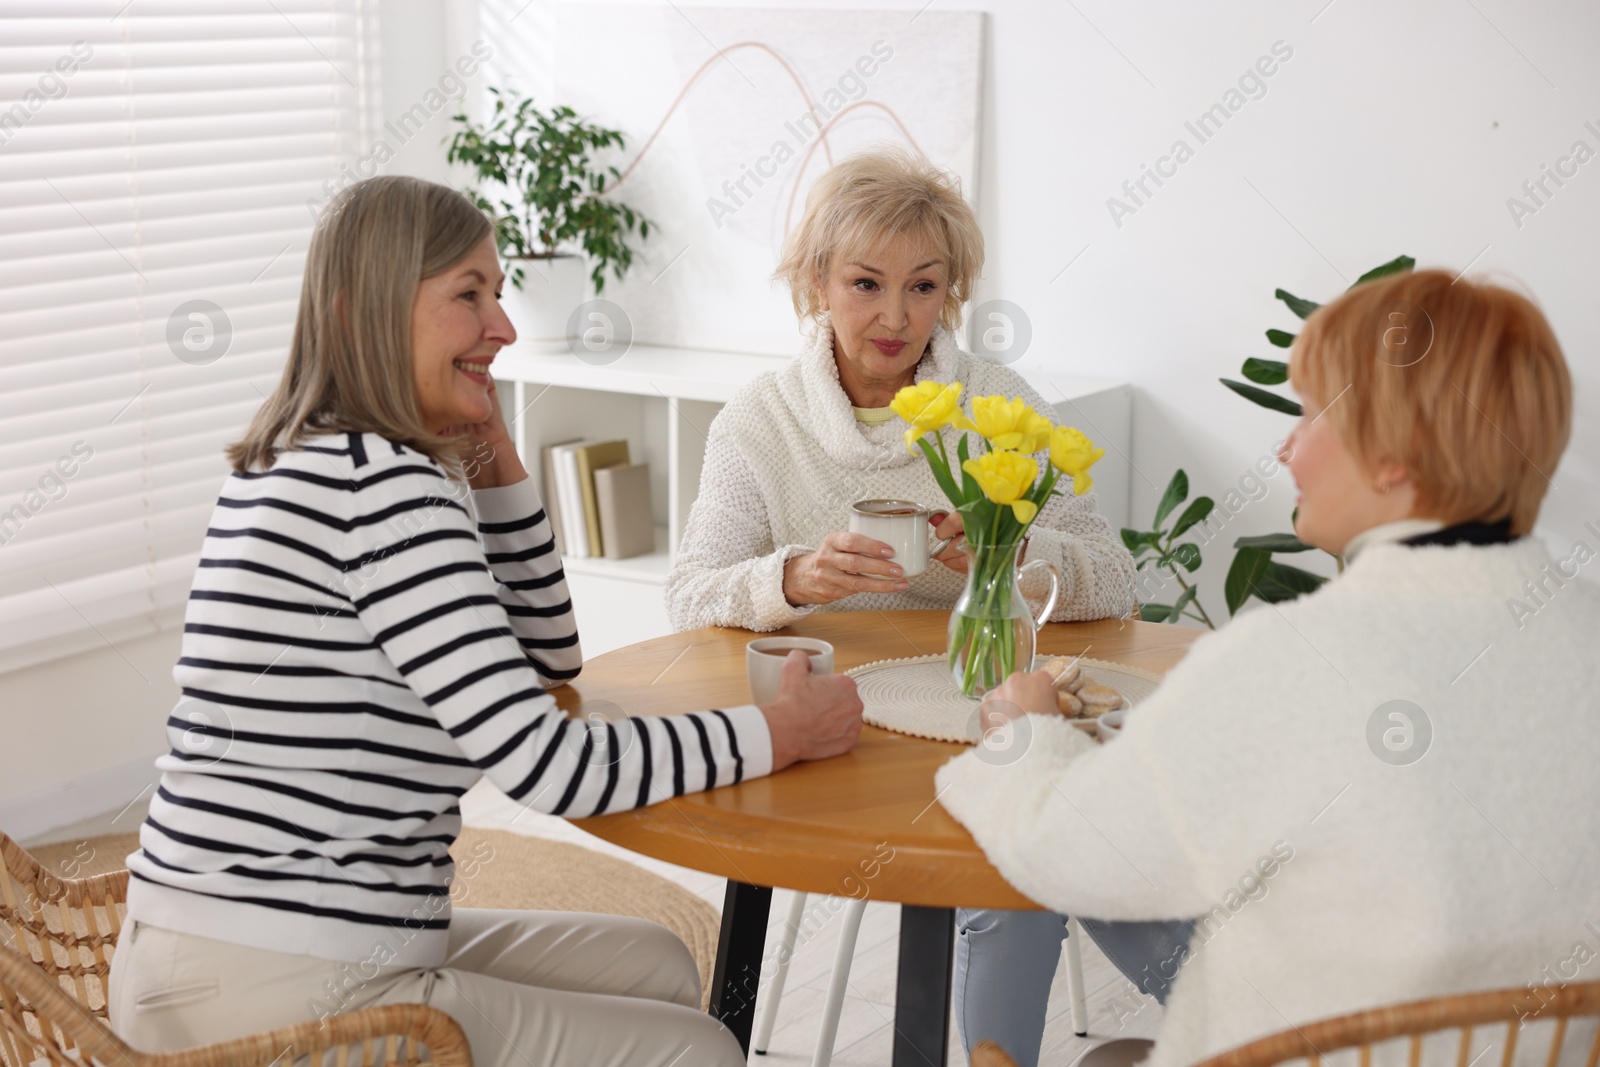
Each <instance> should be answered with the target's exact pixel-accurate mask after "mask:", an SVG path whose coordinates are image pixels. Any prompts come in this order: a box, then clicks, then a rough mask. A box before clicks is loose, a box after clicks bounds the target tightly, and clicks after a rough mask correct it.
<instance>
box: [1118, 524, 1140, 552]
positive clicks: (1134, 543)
mask: <svg viewBox="0 0 1600 1067" xmlns="http://www.w3.org/2000/svg"><path fill="white" fill-rule="evenodd" d="M1122 545H1123V547H1124V548H1126V549H1127V550H1128V551H1129V552H1137V551H1139V549H1140V547H1141V546H1143V545H1144V532H1143V531H1141V530H1130V529H1128V528H1127V527H1126V526H1124V527H1123V528H1122Z"/></svg>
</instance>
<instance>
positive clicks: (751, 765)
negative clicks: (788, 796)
mask: <svg viewBox="0 0 1600 1067" xmlns="http://www.w3.org/2000/svg"><path fill="white" fill-rule="evenodd" d="M722 714H724V715H726V716H727V717H728V721H729V722H731V723H732V724H733V736H734V737H735V738H736V739H737V740H738V742H739V758H740V759H741V760H742V761H743V764H744V774H743V777H741V779H740V781H745V782H748V781H749V780H750V779H752V778H765V777H766V776H767V775H769V774H771V773H772V733H771V731H769V730H768V729H767V717H766V716H765V715H763V714H762V713H761V709H760V708H758V707H756V706H755V705H754V704H741V705H740V706H738V707H736V708H723V709H722Z"/></svg>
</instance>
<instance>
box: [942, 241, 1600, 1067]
mask: <svg viewBox="0 0 1600 1067" xmlns="http://www.w3.org/2000/svg"><path fill="white" fill-rule="evenodd" d="M1290 380H1291V381H1292V382H1293V384H1294V386H1295V388H1296V390H1298V391H1299V393H1300V395H1301V397H1302V398H1303V400H1304V406H1305V407H1304V415H1303V417H1302V418H1301V420H1300V423H1299V425H1297V426H1296V427H1295V430H1294V432H1293V433H1292V434H1291V435H1290V436H1289V439H1288V441H1287V443H1286V444H1285V447H1284V453H1285V455H1284V457H1283V458H1284V461H1285V462H1286V463H1287V464H1288V465H1289V468H1290V470H1291V472H1292V473H1293V476H1294V479H1295V482H1296V484H1297V486H1298V488H1299V492H1300V497H1299V511H1298V516H1297V520H1296V524H1295V531H1296V533H1298V534H1299V536H1300V537H1301V538H1302V539H1303V540H1305V541H1307V542H1309V543H1310V544H1312V545H1314V546H1316V547H1318V548H1322V549H1325V550H1326V551H1328V552H1332V553H1336V554H1340V555H1342V556H1343V558H1344V562H1345V567H1344V569H1343V573H1341V574H1340V575H1339V576H1338V577H1337V578H1335V579H1334V580H1332V581H1329V582H1328V583H1327V584H1326V585H1324V586H1323V587H1322V588H1320V589H1318V590H1317V591H1316V592H1314V593H1312V594H1310V595H1307V596H1304V597H1301V598H1300V599H1298V600H1296V601H1294V602H1292V603H1287V604H1278V605H1271V606H1262V607H1259V608H1258V609H1256V610H1252V611H1249V612H1247V613H1245V614H1243V615H1241V616H1240V617H1239V618H1237V619H1235V620H1234V621H1233V622H1232V623H1231V624H1230V625H1229V626H1228V627H1227V628H1226V629H1224V630H1222V631H1220V632H1218V633H1216V634H1214V635H1208V636H1207V637H1205V638H1203V639H1202V640H1201V641H1199V642H1197V643H1196V644H1195V645H1194V647H1193V650H1192V651H1191V652H1190V653H1189V655H1188V657H1187V658H1186V659H1185V660H1184V661H1183V662H1182V663H1180V664H1179V665H1178V667H1177V668H1176V669H1175V670H1173V671H1172V672H1171V673H1170V674H1169V675H1168V676H1167V678H1166V680H1165V682H1164V683H1163V684H1162V686H1161V688H1160V690H1159V691H1158V692H1157V693H1156V694H1155V695H1154V696H1153V697H1151V698H1150V700H1149V701H1147V702H1146V703H1144V704H1142V705H1141V706H1140V707H1139V708H1138V710H1137V712H1136V713H1134V714H1132V715H1130V716H1129V718H1128V722H1127V725H1126V727H1125V728H1124V730H1123V731H1122V732H1121V735H1120V736H1119V737H1118V738H1116V739H1115V740H1114V741H1112V742H1111V743H1109V744H1107V745H1106V746H1104V747H1098V746H1096V745H1095V744H1094V743H1093V742H1092V741H1089V740H1088V739H1087V738H1086V737H1085V735H1083V734H1082V733H1080V732H1079V731H1077V730H1074V729H1073V728H1072V727H1071V726H1070V725H1069V724H1067V723H1066V722H1064V721H1063V720H1061V719H1060V718H1059V717H1057V716H1055V715H1053V714H1051V713H1052V712H1053V711H1054V709H1055V699H1054V693H1053V691H1052V689H1051V686H1050V682H1049V679H1048V677H1046V676H1045V675H1043V674H1037V673H1034V674H1017V675H1013V676H1012V678H1011V679H1010V680H1009V681H1008V682H1007V683H1006V684H1005V685H1004V686H1002V687H1001V689H1000V690H997V691H996V693H995V694H994V697H993V698H992V699H994V700H995V702H996V707H997V708H998V709H1001V710H1003V709H1004V708H1005V707H1007V706H1009V707H1010V708H1012V709H1013V710H1014V711H1016V712H1017V717H1018V718H1019V719H1021V721H1020V722H1018V723H1014V724H1013V728H1014V729H1015V730H1017V731H1019V732H1020V733H1021V734H1022V735H1023V736H1027V737H1029V738H1030V739H1031V742H1030V744H1029V747H1028V749H1027V751H1026V753H1025V755H1024V756H1023V757H1022V758H1021V759H1020V760H1018V761H1016V762H1014V763H1011V764H1010V765H1009V766H1005V767H997V766H994V765H992V764H989V763H985V762H983V761H982V760H980V759H978V758H977V757H976V756H974V755H972V754H967V755H963V756H961V757H959V758H957V759H955V760H953V761H951V763H950V764H948V765H947V766H946V767H944V768H943V769H942V770H941V771H940V773H939V776H938V786H939V797H940V799H941V800H942V802H943V803H944V805H945V806H946V807H947V808H949V809H950V811H951V812H952V813H953V814H954V815H955V816H956V817H957V818H958V819H960V820H961V821H962V822H963V823H964V824H965V825H966V826H967V827H968V828H969V829H970V830H971V831H972V833H973V835H974V836H975V837H976V838H977V840H978V842H979V843H980V844H981V845H982V846H983V848H984V850H985V852H986V853H987V854H988V855H989V857H990V858H991V859H992V860H993V861H994V863H995V864H996V866H998V867H999V868H1000V870H1001V872H1002V873H1004V874H1005V875H1006V877H1007V878H1008V879H1009V880H1010V881H1011V882H1013V883H1014V884H1015V885H1016V886H1017V887H1018V888H1019V889H1021V890H1022V891H1023V892H1025V893H1027V894H1028V895H1029V896H1031V897H1033V898H1034V899H1036V900H1038V901H1040V902H1041V903H1044V904H1046V905H1047V906H1049V907H1052V908H1056V909H1059V910H1062V911H1070V912H1071V913H1072V914H1075V915H1092V916H1096V917H1099V918H1103V919H1119V920H1145V921H1148V920H1174V919H1191V920H1194V921H1195V930H1194V933H1193V935H1192V936H1191V938H1190V939H1189V942H1188V944H1187V945H1184V946H1181V947H1180V948H1179V950H1177V951H1175V952H1173V953H1171V954H1170V955H1168V956H1167V957H1166V958H1164V959H1153V960H1151V961H1149V964H1148V967H1149V971H1150V973H1153V974H1157V975H1159V976H1160V977H1161V979H1162V980H1171V981H1172V986H1171V996H1170V999H1169V1000H1168V1001H1167V1007H1166V1016H1165V1018H1164V1020H1163V1022H1162V1026H1161V1030H1160V1033H1159V1036H1158V1037H1157V1039H1156V1042H1155V1047H1154V1050H1153V1052H1152V1053H1151V1055H1150V1058H1149V1060H1148V1062H1149V1063H1150V1064H1151V1065H1153V1067H1169V1065H1177V1064H1191V1063H1195V1062H1197V1061H1199V1060H1202V1059H1205V1058H1207V1057H1209V1056H1213V1055H1215V1054H1217V1053H1220V1052H1222V1051H1224V1050H1226V1049H1229V1048H1233V1047H1235V1046H1238V1045H1240V1044H1243V1043H1245V1042H1248V1041H1251V1040H1253V1039H1255V1038H1258V1037H1261V1036H1263V1035H1265V1034H1268V1033H1272V1032H1275V1031H1279V1030H1283V1029H1286V1028H1288V1027H1290V1026H1297V1025H1300V1024H1302V1023H1306V1022H1309V1021H1311V1020H1314V1019H1320V1018H1327V1017H1329V1016H1334V1015H1340V1014H1343V1013H1346V1012H1352V1011H1358V1010H1362V1009H1366V1008H1372V1007H1377V1006H1379V1005H1386V1004H1394V1003H1398V1002H1403V1001H1410V1000H1416V999H1419V998H1424V997H1431V996H1439V995H1445V994H1453V993H1464V992H1468V991H1477V990H1488V989H1496V988H1505V987H1523V986H1525V985H1526V987H1527V989H1528V993H1527V996H1526V997H1519V998H1518V999H1517V1001H1516V1003H1511V1004H1508V1005H1507V1012H1508V1014H1515V1015H1517V1016H1519V1017H1520V1018H1522V1019H1523V1020H1525V1021H1527V1020H1532V1019H1535V1018H1537V1017H1538V1015H1539V1011H1540V1003H1541V1002H1540V999H1539V997H1538V995H1537V994H1536V992H1535V988H1534V986H1533V985H1532V983H1540V984H1541V987H1542V984H1543V983H1545V982H1546V981H1547V980H1548V978H1549V973H1550V972H1549V970H1548V968H1549V967H1551V966H1553V965H1556V964H1557V961H1568V962H1570V961H1571V960H1572V958H1573V953H1574V942H1575V940H1577V939H1580V938H1581V939H1584V940H1585V942H1586V941H1587V938H1588V937H1589V933H1588V932H1586V931H1591V930H1592V929H1593V928H1592V927H1590V926H1586V925H1585V924H1586V923H1588V922H1590V921H1592V920H1593V919H1594V918H1595V913H1594V911H1593V906H1594V905H1593V902H1594V897H1593V887H1594V886H1595V885H1600V850H1597V849H1596V848H1595V844H1594V843H1595V841H1596V840H1600V776H1597V775H1596V774H1595V767H1596V766H1597V764H1600V718H1597V712H1600V657H1596V656H1595V655H1594V648H1595V634H1596V633H1600V590H1597V589H1595V587H1594V586H1592V585H1590V584H1589V583H1587V582H1583V581H1578V580H1574V579H1575V575H1574V573H1573V570H1572V567H1571V560H1572V559H1574V558H1575V559H1577V560H1578V561H1579V562H1582V561H1583V560H1586V559H1590V558H1593V556H1594V552H1593V550H1592V548H1591V547H1590V546H1587V545H1584V544H1583V543H1581V542H1580V543H1579V544H1577V545H1575V546H1573V549H1572V550H1571V553H1570V555H1568V554H1567V553H1563V555H1564V556H1566V558H1567V564H1566V566H1565V569H1563V568H1562V566H1560V565H1557V564H1556V563H1555V562H1554V561H1553V560H1552V558H1551V556H1550V554H1549V553H1548V552H1547V551H1546V549H1545V547H1544V545H1543V544H1542V543H1541V542H1540V541H1539V540H1537V539H1536V538H1533V537H1531V536H1529V533H1530V531H1531V530H1532V528H1533V525H1534V522H1535V520H1536V519H1537V517H1538V512H1539V505H1540V503H1541V502H1542V501H1543V499H1544V496H1545V493H1546V492H1547V491H1548V489H1549V487H1550V475H1551V474H1553V473H1554V471H1555V468H1556V464H1557V461H1558V460H1559V459H1560V457H1561V453H1562V451H1563V450H1564V449H1565V447H1566V444H1567V438H1568V433H1569V431H1570V427H1571V418H1572V386H1571V380H1570V378H1569V376H1568V372H1567V366H1566V362H1565V360H1564V359H1563V357H1562V354H1561V349H1560V346H1559V345H1558V344H1557V342H1556V339H1555V335H1554V334H1553V332H1552V331H1551V329H1550V326H1549V324H1548V323H1547V322H1546V321H1545V319H1544V316H1543V315H1542V314H1540V312H1539V310H1538V309H1537V308H1536V307H1535V306H1534V305H1533V303H1532V302H1531V301H1529V300H1528V299H1526V298H1524V297H1522V296H1520V295H1518V294H1516V293H1514V292H1512V291H1510V290H1508V289H1504V288H1501V287H1498V286H1494V285H1487V284H1481V283H1475V282H1472V281H1467V280H1453V279H1452V275H1451V274H1449V273H1446V272H1444V271H1438V270H1429V271H1419V272H1417V273H1415V274H1409V275H1401V276H1397V277H1391V278H1387V279H1381V280H1378V281H1374V282H1370V283H1367V284H1365V285H1362V286H1360V287H1358V288H1357V289H1355V290H1353V291H1351V292H1350V293H1348V294H1346V295H1345V296H1342V297H1341V298H1340V299H1338V300H1337V301H1335V302H1334V303H1332V304H1330V305H1328V306H1327V307H1324V308H1321V309H1319V310H1318V311H1316V312H1315V313H1313V314H1312V315H1311V317H1310V318H1309V319H1308V320H1307V323H1306V328H1305V331H1304V332H1303V333H1302V334H1301V335H1300V337H1299V338H1298V339H1297V341H1296V342H1295V347H1294V351H1293V354H1292V356H1291V359H1290ZM1530 589H1537V590H1542V591H1543V592H1542V593H1541V595H1540V597H1539V604H1540V606H1539V607H1538V608H1537V610H1536V611H1533V610H1529V609H1527V600H1526V598H1527V597H1528V591H1529V590H1530ZM1518 604H1522V605H1523V606H1524V610H1523V611H1521V612H1519V611H1517V610H1516V605H1518ZM1508 607H1509V608H1510V610H1508ZM1018 709H1020V710H1018ZM1022 712H1028V713H1031V714H1026V715H1023V714H1021V713H1022ZM1552 815H1555V816H1556V817H1554V818H1552V817H1551V816H1552ZM1592 958H1594V957H1593V954H1592V952H1591V954H1590V956H1588V957H1587V958H1586V960H1587V959H1592ZM1180 968H1181V969H1180ZM1124 969H1125V970H1126V969H1127V968H1126V967H1124ZM1136 969H1137V968H1136ZM1576 974H1577V972H1575V971H1571V970H1570V969H1569V970H1566V971H1563V973H1562V979H1563V980H1567V979H1572V978H1574V977H1576ZM1480 1036H1481V1038H1482V1040H1485V1041H1488V1042H1490V1044H1491V1047H1493V1048H1494V1049H1495V1051H1494V1053H1493V1055H1492V1057H1490V1058H1489V1059H1487V1060H1485V1062H1507V1061H1505V1060H1503V1059H1502V1057H1503V1056H1505V1055H1507V1054H1508V1051H1507V1050H1506V1049H1505V1047H1504V1043H1505V1041H1506V1040H1507V1037H1506V1031H1505V1030H1503V1029H1491V1030H1488V1031H1485V1032H1484V1033H1482V1034H1481V1035H1480ZM1589 1036H1590V1035H1580V1036H1578V1037H1575V1038H1574V1040H1575V1041H1580V1042H1581V1044H1580V1045H1574V1046H1573V1047H1587V1045H1588V1042H1589ZM1550 1040H1551V1028H1550V1027H1548V1026H1545V1027H1542V1028H1534V1029H1528V1030H1526V1031H1525V1032H1524V1033H1523V1034H1522V1037H1521V1042H1520V1043H1519V1044H1518V1046H1517V1048H1516V1050H1515V1052H1516V1055H1517V1056H1518V1057H1520V1058H1522V1059H1526V1060H1528V1061H1529V1062H1538V1063H1544V1062H1546V1057H1547V1056H1548V1055H1549V1049H1550ZM1119 1044H1124V1043H1119ZM1401 1044H1402V1045H1403V1044H1404V1043H1401ZM1451 1044H1452V1048H1451V1049H1450V1050H1449V1057H1450V1058H1451V1059H1452V1060H1454V1058H1455V1055H1456V1051H1457V1050H1456V1048H1455V1047H1454V1045H1455V1043H1454V1042H1451ZM1569 1044H1571V1043H1570V1042H1569ZM1140 1051H1142V1050H1137V1049H1134V1050H1130V1049H1129V1048H1127V1047H1123V1048H1120V1049H1116V1050H1115V1053H1114V1052H1113V1049H1111V1048H1110V1047H1103V1048H1101V1049H1096V1050H1093V1051H1091V1053H1090V1054H1089V1057H1090V1059H1089V1060H1086V1061H1083V1062H1091V1061H1098V1062H1101V1063H1105V1062H1111V1061H1112V1057H1113V1055H1114V1054H1115V1055H1120V1059H1121V1062H1127V1061H1128V1060H1129V1059H1130V1058H1132V1056H1134V1055H1137V1054H1139V1052H1140ZM1385 1051H1387V1050H1380V1053H1379V1055H1380V1057H1382V1056H1383V1055H1384V1052H1385ZM1436 1051H1437V1050H1434V1049H1432V1048H1431V1047H1430V1048H1429V1049H1428V1050H1427V1056H1426V1057H1425V1058H1427V1059H1429V1060H1430V1062H1431V1061H1432V1058H1433V1055H1434V1053H1435V1052H1436ZM1485 1051H1488V1050H1485ZM1404 1053H1405V1049H1404V1048H1401V1049H1400V1050H1399V1051H1398V1052H1396V1053H1395V1054H1396V1055H1400V1056H1403V1055H1404ZM1440 1055H1443V1053H1440ZM1482 1055H1483V1054H1482V1053H1481V1052H1480V1053H1478V1056H1479V1057H1480V1058H1482ZM1396 1062H1398V1061H1396ZM1550 1062H1555V1061H1554V1060H1553V1059H1551V1060H1550Z"/></svg>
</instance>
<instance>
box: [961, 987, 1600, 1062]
mask: <svg viewBox="0 0 1600 1067" xmlns="http://www.w3.org/2000/svg"><path fill="white" fill-rule="evenodd" d="M1545 994H1548V996H1549V999H1548V1000H1546V999H1544V995H1542V994H1541V995H1536V994H1534V993H1530V992H1529V991H1528V990H1527V989H1526V988H1517V989H1497V990H1492V991H1490V992H1487V993H1462V994H1458V995H1455V996H1448V997H1435V998H1433V999H1430V1000H1414V1001H1411V1002H1409V1003H1406V1004H1395V1005H1391V1006H1389V1007H1383V1008H1369V1009H1367V1010H1366V1011H1358V1012H1354V1013H1352V1014H1350V1015H1339V1016H1335V1017H1334V1018H1332V1019H1323V1020H1322V1021H1320V1022H1314V1023H1307V1024H1305V1025H1304V1026H1296V1027H1290V1028H1289V1029H1288V1030H1283V1031H1280V1032H1278V1033H1275V1034H1268V1035H1267V1036H1266V1037H1262V1038H1257V1039H1256V1040H1254V1041H1251V1042H1249V1043H1248V1044H1244V1045H1240V1046H1239V1047H1238V1048H1235V1049H1229V1050H1228V1051H1227V1052H1224V1053H1222V1054H1220V1055H1217V1056H1213V1057H1211V1058H1210V1059H1208V1060H1202V1061H1201V1062H1200V1063H1198V1064H1196V1065H1195V1067H1274V1065H1275V1064H1279V1063H1285V1062H1287V1061H1290V1060H1306V1061H1307V1062H1308V1063H1309V1064H1310V1067H1317V1065H1318V1064H1319V1063H1320V1062H1321V1061H1322V1060H1323V1059H1324V1058H1326V1057H1327V1055H1328V1054H1329V1053H1331V1052H1339V1051H1343V1050H1346V1049H1356V1050H1358V1052H1359V1056H1360V1063H1361V1064H1362V1067H1367V1065H1369V1064H1371V1063H1372V1052H1373V1046H1374V1045H1376V1044H1380V1043H1382V1042H1386V1041H1393V1040H1396V1039H1400V1038H1405V1039H1408V1041H1407V1043H1408V1046H1409V1047H1408V1049H1407V1063H1409V1064H1410V1067H1417V1065H1418V1064H1419V1063H1421V1062H1422V1044H1423V1040H1424V1039H1425V1038H1427V1037H1429V1036H1430V1035H1434V1034H1439V1033H1443V1032H1445V1031H1449V1030H1458V1031H1460V1033H1461V1038H1460V1041H1459V1043H1458V1044H1457V1046H1456V1049H1457V1052H1456V1056H1455V1058H1456V1062H1457V1063H1459V1064H1466V1063H1468V1062H1469V1061H1470V1060H1471V1058H1472V1051H1471V1050H1472V1035H1473V1031H1474V1030H1479V1029H1483V1028H1489V1029H1491V1030H1499V1029H1500V1028H1501V1027H1504V1028H1505V1030H1504V1031H1503V1033H1504V1038H1505V1046H1504V1048H1503V1050H1502V1051H1501V1054H1500V1056H1499V1058H1498V1059H1493V1060H1490V1061H1489V1062H1488V1067H1495V1065H1499V1067H1509V1065H1510V1064H1511V1063H1512V1062H1513V1061H1514V1059H1515V1057H1516V1052H1517V1039H1518V1037H1519V1035H1520V1034H1521V1032H1522V1030H1523V1028H1524V1021H1523V1017H1522V1013H1521V1010H1520V1009H1523V1008H1530V1007H1537V1012H1536V1013H1534V1014H1533V1016H1532V1018H1533V1019H1534V1020H1535V1021H1537V1022H1547V1021H1548V1022H1552V1023H1553V1027H1552V1029H1551V1033H1550V1037H1549V1043H1548V1045H1543V1044H1541V1045H1540V1046H1539V1050H1540V1052H1541V1053H1542V1056H1541V1059H1542V1062H1543V1063H1544V1064H1545V1067H1556V1065H1557V1064H1558V1063H1565V1062H1577V1058H1578V1057H1572V1058H1570V1059H1564V1058H1563V1056H1562V1054H1563V1052H1566V1051H1567V1049H1566V1048H1565V1045H1566V1038H1567V1029H1568V1026H1569V1024H1570V1023H1571V1022H1572V1020H1573V1019H1579V1018H1588V1017H1593V1018H1595V1019H1596V1020H1597V1022H1600V982H1582V983H1577V984H1573V985H1567V986H1563V987H1562V988H1560V989H1557V990H1553V991H1551V990H1545ZM1485 1051H1487V1050H1485ZM1479 1055H1480V1056H1481V1055H1482V1053H1479ZM1579 1056H1580V1057H1581V1058H1582V1062H1583V1064H1584V1065H1585V1067H1595V1065H1596V1063H1600V1025H1597V1027H1596V1029H1595V1036H1594V1038H1593V1039H1592V1040H1591V1041H1590V1042H1589V1047H1588V1049H1587V1050H1584V1051H1582V1052H1580V1053H1579ZM972 1067H1017V1065H1016V1063H1015V1062H1014V1061H1013V1060H1012V1059H1011V1057H1010V1056H1007V1055H1006V1054H1005V1051H1004V1050H1003V1049H1001V1048H1000V1046H999V1045H996V1044H995V1043H994V1042H992V1041H985V1042H982V1043H981V1044H979V1045H978V1046H977V1047H975V1048H974V1049H973V1050H972Z"/></svg>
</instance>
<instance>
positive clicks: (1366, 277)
mask: <svg viewBox="0 0 1600 1067" xmlns="http://www.w3.org/2000/svg"><path fill="white" fill-rule="evenodd" d="M1416 265H1417V261H1416V260H1414V259H1412V258H1411V257H1410V256H1395V257H1394V258H1393V259H1391V260H1390V261H1389V262H1387V263H1384V264H1381V265H1379V266H1376V267H1373V268H1372V269H1371V270H1369V271H1367V273H1365V274H1363V275H1362V276H1361V277H1359V278H1357V279H1356V280H1355V284H1354V285H1351V286H1350V288H1352V289H1354V288H1355V287H1356V286H1357V285H1360V284H1361V283H1362V282H1370V281H1373V280H1374V279H1377V278H1387V277H1388V276H1389V275H1391V274H1404V273H1405V272H1406V271H1408V270H1410V269H1411V268H1412V267H1415V266H1416Z"/></svg>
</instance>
